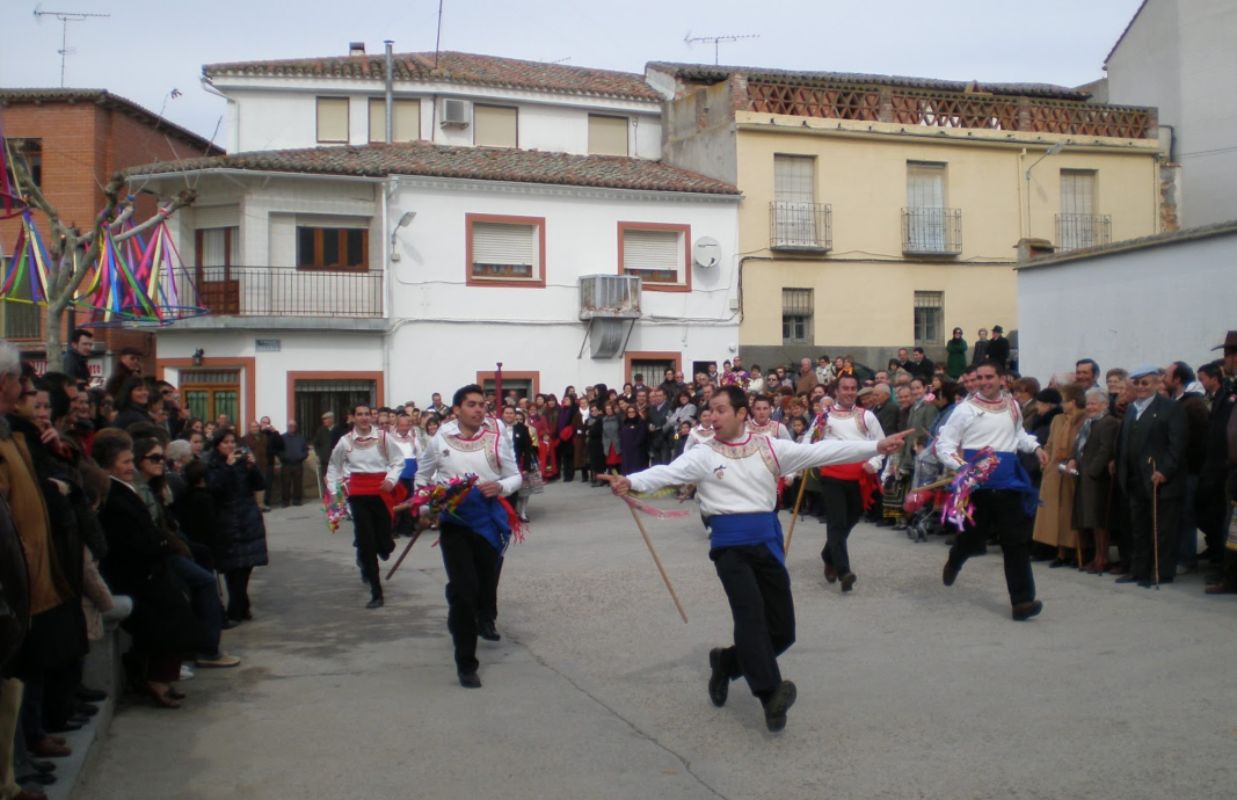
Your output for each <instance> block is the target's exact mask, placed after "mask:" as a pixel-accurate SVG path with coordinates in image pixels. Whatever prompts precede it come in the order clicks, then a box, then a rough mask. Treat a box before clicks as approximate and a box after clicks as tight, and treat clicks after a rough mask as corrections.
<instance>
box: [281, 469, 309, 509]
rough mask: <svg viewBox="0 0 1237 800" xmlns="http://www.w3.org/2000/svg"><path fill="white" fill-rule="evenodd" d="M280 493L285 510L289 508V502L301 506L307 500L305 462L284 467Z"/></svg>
mask: <svg viewBox="0 0 1237 800" xmlns="http://www.w3.org/2000/svg"><path fill="white" fill-rule="evenodd" d="M279 491H280V494H281V497H280V499H281V500H282V501H283V507H284V508H287V507H288V503H289V502H291V503H295V504H296V505H298V506H299V505H300V504H301V503H302V502H303V501H304V500H305V464H304V462H297V463H295V464H287V463H285V464H284V465H283V469H282V470H280V473H279Z"/></svg>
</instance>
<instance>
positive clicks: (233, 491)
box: [206, 428, 270, 622]
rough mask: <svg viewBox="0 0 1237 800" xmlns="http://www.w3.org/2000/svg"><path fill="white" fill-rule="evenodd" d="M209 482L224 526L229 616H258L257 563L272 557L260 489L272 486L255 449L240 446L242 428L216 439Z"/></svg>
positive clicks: (221, 562) (221, 563) (220, 563)
mask: <svg viewBox="0 0 1237 800" xmlns="http://www.w3.org/2000/svg"><path fill="white" fill-rule="evenodd" d="M206 486H207V488H208V489H210V493H211V495H212V496H213V497H214V498H215V501H216V503H218V509H219V522H220V524H221V525H222V526H223V532H222V536H221V539H222V540H223V541H224V542H225V544H224V547H223V552H222V553H220V556H219V558H218V560H217V561H216V563H215V569H216V570H217V571H218V572H220V573H222V574H223V576H224V580H225V581H226V582H227V586H228V608H227V615H228V619H230V620H232V621H233V622H241V621H243V620H251V619H253V614H252V612H251V611H250V605H249V578H250V576H251V575H252V574H253V568H254V567H264V566H266V565H267V564H268V563H270V560H269V558H268V556H267V551H266V523H265V522H263V521H262V510H261V509H260V508H258V501H257V500H256V499H255V498H254V493H255V492H259V491H261V490H262V489H264V488H266V483H265V481H264V480H263V478H262V471H261V469H259V467H258V460H257V458H256V456H255V455H254V453H253V451H251V450H250V449H248V448H246V447H244V446H238V445H237V441H236V433H235V432H233V431H232V429H231V428H222V429H221V430H219V431H218V432H216V433H215V435H214V437H213V438H212V439H211V446H210V455H209V456H207V458H206Z"/></svg>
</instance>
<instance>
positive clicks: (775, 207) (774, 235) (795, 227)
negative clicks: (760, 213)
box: [769, 200, 833, 253]
mask: <svg viewBox="0 0 1237 800" xmlns="http://www.w3.org/2000/svg"><path fill="white" fill-rule="evenodd" d="M769 247H770V249H772V250H800V251H804V252H810V253H823V252H826V251H828V250H829V249H830V248H831V247H833V209H832V208H831V207H830V206H829V204H828V203H790V202H785V201H777V200H775V201H773V202H772V203H769Z"/></svg>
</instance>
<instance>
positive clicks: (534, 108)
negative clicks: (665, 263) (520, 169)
mask: <svg viewBox="0 0 1237 800" xmlns="http://www.w3.org/2000/svg"><path fill="white" fill-rule="evenodd" d="M217 83H218V82H217ZM222 85H223V87H224V88H225V89H226V90H227V93H228V95H229V114H228V122H229V124H230V125H232V126H234V127H233V128H232V130H231V131H230V133H229V136H228V141H229V142H230V143H231V145H232V147H233V148H234V149H233V152H238V151H240V152H243V151H253V150H282V149H289V148H301V147H317V146H319V144H318V142H317V116H316V114H317V98H318V97H347V98H348V99H349V105H348V112H349V113H348V119H349V125H348V142H349V144H353V145H363V144H367V143H368V142H369V139H370V131H369V100H370V98H382V97H383V92H382V86H381V85H380V84H376V83H375V84H373V85H358V84H357V83H355V82H343V83H339V82H330V81H322V82H313V81H288V82H283V83H280V84H279V85H261V84H255V83H252V82H240V83H238V84H235V85H228V84H226V83H225V84H222ZM440 88H445V92H435V91H432V90H431V88H430V87H425V86H418V85H414V84H404V85H398V86H397V87H396V95H395V96H396V97H397V98H399V99H406V98H416V99H419V100H420V101H421V138H422V139H423V140H425V141H432V142H435V143H437V144H447V145H458V146H463V147H467V146H471V145H472V143H473V128H472V125H468V126H465V127H449V128H444V127H442V126H441V125H440V124H439V122H440V121H441V119H442V102H443V100H444V99H445V98H446V97H455V98H459V99H465V100H468V101H469V102H480V103H488V104H493V105H506V106H516V107H517V108H518V112H517V120H518V121H517V129H518V133H517V137H518V146H519V147H520V148H521V149H528V150H531V149H536V150H547V151H551V152H564V153H575V154H580V155H587V154H588V115H589V114H590V113H595V114H607V115H612V116H626V117H628V118H629V120H630V121H631V124H630V125H629V129H628V152H629V154H630V155H632V156H635V157H639V158H649V159H658V158H660V157H661V120H660V115H659V111H660V109H659V108H658V104H657V103H655V102H637V101H622V100H601V99H598V98H585V97H580V98H567V97H560V96H553V95H545V94H536V93H533V92H527V91H524V92H519V91H511V92H499V91H497V90H493V89H490V90H476V89H469V88H467V87H458V86H448V87H440Z"/></svg>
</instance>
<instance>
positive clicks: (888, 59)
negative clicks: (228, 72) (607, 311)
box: [0, 0, 1141, 140]
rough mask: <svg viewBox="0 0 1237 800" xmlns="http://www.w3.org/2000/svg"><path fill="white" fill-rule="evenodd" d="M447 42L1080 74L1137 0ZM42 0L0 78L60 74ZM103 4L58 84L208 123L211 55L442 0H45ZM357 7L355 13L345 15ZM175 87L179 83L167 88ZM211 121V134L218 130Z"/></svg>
mask: <svg viewBox="0 0 1237 800" xmlns="http://www.w3.org/2000/svg"><path fill="white" fill-rule="evenodd" d="M443 2H444V11H443V20H442V45H441V46H442V49H444V50H462V51H467V52H473V53H485V54H489V55H497V56H507V57H511V58H525V59H532V60H542V61H563V62H564V63H568V64H573V65H577V66H588V67H603V68H607V69H619V70H627V71H631V72H643V69H644V64H645V62H647V61H689V62H701V63H713V46H712V45H711V44H700V43H696V44H687V43H685V42H684V38H685V37H686V36H687V35H688V34H689V33H690V34H691V35H692V36H718V35H729V34H754V35H756V36H757V37H758V38H752V39H745V40H742V41H737V42H733V43H723V44H722V45H721V63H723V64H741V65H747V66H763V67H781V68H790V69H805V70H808V69H810V70H832V71H842V72H874V73H886V74H898V75H910V76H916V77H929V78H945V79H952V80H971V79H975V80H979V81H981V82H982V81H1029V82H1042V83H1057V84H1062V85H1067V86H1077V85H1079V84H1082V83H1087V82H1089V81H1092V80H1095V79H1096V78H1100V77H1103V70H1102V66H1103V62H1104V58H1105V56H1106V55H1107V54H1108V51H1109V50H1110V49H1111V48H1112V46H1113V44H1115V43H1116V41H1117V38H1118V37H1119V36H1120V35H1121V32H1122V31H1123V30H1124V29H1125V26H1126V24H1127V23H1128V22H1129V20H1130V18H1131V17H1132V16H1133V14H1134V12H1135V11H1136V10H1137V9H1138V6H1139V4H1140V2H1141V0H1085V1H1083V0H1039V2H1035V3H1030V2H1014V1H1013V0H936V1H935V2H931V1H929V0H867V2H856V0H764V2H754V1H753V0H626V2H622V3H599V2H594V1H593V0H523V1H522V2H502V1H500V0H443ZM38 6H39V3H38V2H36V0H0V32H3V39H2V41H3V45H2V46H0V85H3V86H6V87H19V86H41V87H55V86H58V85H59V84H60V55H59V53H58V52H57V51H58V50H60V49H61V24H60V22H59V21H58V20H57V19H56V18H55V17H52V16H46V17H42V18H41V19H36V17H35V16H34V15H33V13H32V12H33V11H34V10H35V8H36V7H38ZM42 7H43V8H45V9H48V10H53V11H74V12H90V13H106V14H110V15H111V16H110V17H108V18H101V19H89V20H86V21H83V22H76V23H70V24H69V26H68V34H69V48H70V49H71V51H72V52H71V53H70V54H69V56H68V59H67V62H66V70H65V85H66V86H71V87H82V88H96V89H107V90H109V91H112V92H114V93H116V94H119V95H122V96H124V97H127V98H129V99H130V100H133V101H135V102H137V103H140V104H141V105H143V106H146V107H147V108H149V109H151V110H152V111H156V112H157V111H159V110H160V109H161V108H163V107H164V105H165V103H166V109H165V112H164V113H165V114H166V116H167V117H168V118H169V119H171V120H173V121H175V122H177V123H179V124H181V125H184V126H185V127H187V128H189V129H190V130H193V131H195V132H197V133H199V134H202V135H203V136H206V137H210V136H212V134H214V132H215V129H216V125H217V124H218V122H219V120H220V118H221V116H222V114H223V101H222V100H221V99H219V98H217V97H214V96H212V95H209V94H207V93H206V92H205V91H204V90H203V89H202V88H201V86H200V83H199V78H200V76H201V69H202V65H203V64H206V63H212V62H220V61H249V60H259V59H271V58H301V57H312V56H332V55H343V54H345V53H346V52H347V46H348V42H349V41H352V40H356V41H362V40H363V41H364V42H365V43H366V45H367V47H368V50H369V52H370V53H376V52H381V51H382V41H383V39H388V38H389V39H393V40H394V41H395V49H396V52H415V51H425V50H430V51H432V50H433V49H434V36H435V26H436V18H437V13H438V0H360V2H355V1H354V2H352V3H340V2H339V0H280V1H279V2H275V0H205V2H185V1H184V0H47V2H44V3H43V4H42ZM350 12H356V16H354V17H353V18H352V19H349V18H348V17H349V14H350ZM172 89H179V90H180V91H181V92H182V93H183V95H182V96H181V97H179V98H177V99H174V100H172V99H169V94H170V92H171V91H172ZM222 138H223V137H222V136H217V137H216V140H222Z"/></svg>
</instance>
